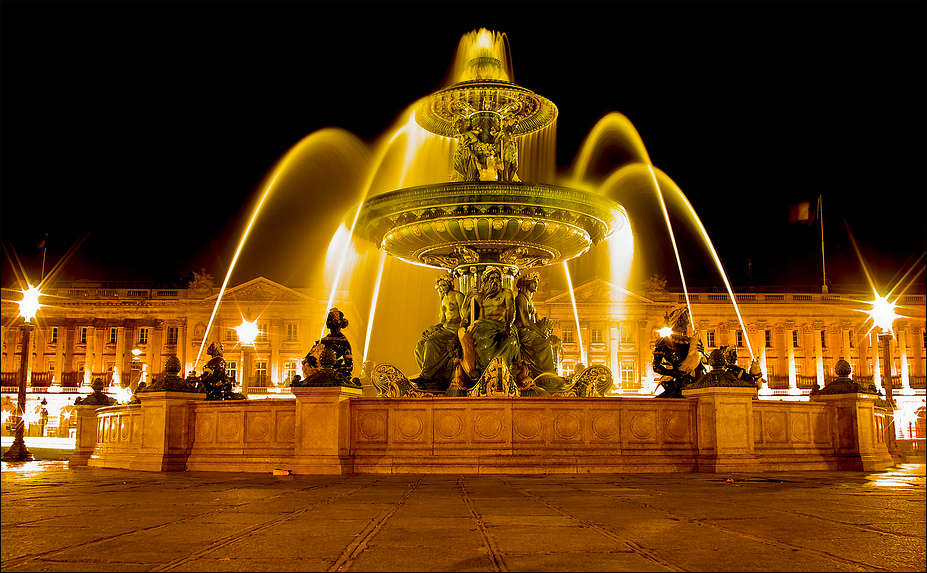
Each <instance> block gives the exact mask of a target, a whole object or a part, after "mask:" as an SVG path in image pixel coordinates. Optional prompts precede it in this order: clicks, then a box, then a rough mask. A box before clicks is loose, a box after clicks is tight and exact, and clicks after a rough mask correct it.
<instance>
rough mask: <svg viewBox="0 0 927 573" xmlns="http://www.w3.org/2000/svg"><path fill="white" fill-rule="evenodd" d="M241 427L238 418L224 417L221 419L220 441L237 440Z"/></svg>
mask: <svg viewBox="0 0 927 573" xmlns="http://www.w3.org/2000/svg"><path fill="white" fill-rule="evenodd" d="M239 425H240V424H239V422H238V419H237V418H236V417H233V416H224V417H222V418H219V439H221V440H234V439H235V438H237V437H238V428H239Z"/></svg>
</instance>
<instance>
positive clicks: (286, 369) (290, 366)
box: [283, 328, 298, 382]
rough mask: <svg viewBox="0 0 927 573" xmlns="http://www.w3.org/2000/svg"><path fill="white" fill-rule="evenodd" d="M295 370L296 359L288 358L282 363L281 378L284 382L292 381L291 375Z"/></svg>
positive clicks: (294, 373)
mask: <svg viewBox="0 0 927 573" xmlns="http://www.w3.org/2000/svg"><path fill="white" fill-rule="evenodd" d="M289 330H290V329H289V328H287V334H289ZM297 372H298V370H297V368H296V361H294V360H288V361H286V362H284V363H283V379H284V380H285V381H286V382H292V381H293V376H295V375H296V373H297Z"/></svg>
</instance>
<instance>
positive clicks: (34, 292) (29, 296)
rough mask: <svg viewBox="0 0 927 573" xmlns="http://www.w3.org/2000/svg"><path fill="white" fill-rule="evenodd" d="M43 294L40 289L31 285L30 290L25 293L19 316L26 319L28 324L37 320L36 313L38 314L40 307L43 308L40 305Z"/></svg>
mask: <svg viewBox="0 0 927 573" xmlns="http://www.w3.org/2000/svg"><path fill="white" fill-rule="evenodd" d="M41 294H42V293H41V292H40V291H39V288H38V287H34V286H32V285H29V288H28V289H27V290H24V291H23V299H22V300H21V301H19V316H21V317H23V318H24V319H26V322H31V321H32V319H33V318H35V313H36V312H38V310H39V307H41V306H42V305H41V304H40V303H39V296H40V295H41Z"/></svg>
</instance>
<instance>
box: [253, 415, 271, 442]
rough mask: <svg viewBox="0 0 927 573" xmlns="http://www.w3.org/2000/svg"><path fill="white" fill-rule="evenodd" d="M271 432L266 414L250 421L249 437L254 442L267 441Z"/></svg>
mask: <svg viewBox="0 0 927 573" xmlns="http://www.w3.org/2000/svg"><path fill="white" fill-rule="evenodd" d="M269 432H270V424H269V423H268V420H267V416H266V415H264V414H261V415H258V416H254V417H253V418H251V419H250V420H248V437H249V438H251V439H252V440H265V439H267V435H268V433H269Z"/></svg>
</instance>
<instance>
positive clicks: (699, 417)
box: [682, 387, 762, 473]
mask: <svg viewBox="0 0 927 573" xmlns="http://www.w3.org/2000/svg"><path fill="white" fill-rule="evenodd" d="M682 393H683V395H684V396H685V397H686V398H696V399H697V400H698V404H697V406H696V428H698V457H697V458H696V461H697V463H698V471H699V472H706V473H723V472H756V471H762V470H761V466H760V463H759V461H758V460H757V457H756V450H755V447H754V441H753V397H754V396H756V388H743V387H708V388H697V389H686V390H683V392H682Z"/></svg>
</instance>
